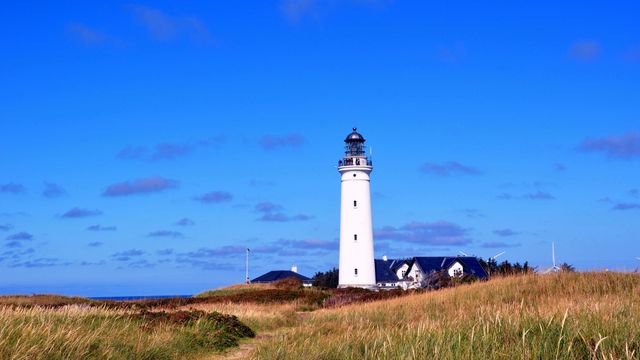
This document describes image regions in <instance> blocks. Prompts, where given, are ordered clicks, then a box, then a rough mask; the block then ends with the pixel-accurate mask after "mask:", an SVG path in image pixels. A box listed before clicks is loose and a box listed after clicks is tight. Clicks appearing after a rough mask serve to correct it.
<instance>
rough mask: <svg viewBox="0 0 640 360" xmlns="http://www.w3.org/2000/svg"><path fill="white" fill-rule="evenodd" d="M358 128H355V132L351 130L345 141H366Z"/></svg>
mask: <svg viewBox="0 0 640 360" xmlns="http://www.w3.org/2000/svg"><path fill="white" fill-rule="evenodd" d="M356 130H358V128H353V132H351V134H349V135H347V138H346V139H344V142H353V141H355V142H365V140H364V136H362V134H360V133H359V132H358V131H356Z"/></svg>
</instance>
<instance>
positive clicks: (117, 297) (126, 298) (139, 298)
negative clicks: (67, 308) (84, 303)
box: [89, 295, 193, 301]
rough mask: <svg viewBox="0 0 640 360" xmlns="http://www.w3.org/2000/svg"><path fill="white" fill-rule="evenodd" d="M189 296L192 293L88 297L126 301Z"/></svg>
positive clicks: (91, 297)
mask: <svg viewBox="0 0 640 360" xmlns="http://www.w3.org/2000/svg"><path fill="white" fill-rule="evenodd" d="M190 297H193V295H140V296H136V295H132V296H90V297H89V299H93V300H114V301H128V300H152V299H167V298H190Z"/></svg>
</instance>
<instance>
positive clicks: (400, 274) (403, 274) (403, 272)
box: [396, 264, 409, 279]
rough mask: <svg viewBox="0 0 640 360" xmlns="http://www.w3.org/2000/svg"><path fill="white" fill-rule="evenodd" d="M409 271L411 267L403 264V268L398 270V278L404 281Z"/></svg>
mask: <svg viewBox="0 0 640 360" xmlns="http://www.w3.org/2000/svg"><path fill="white" fill-rule="evenodd" d="M407 270H409V265H407V264H402V266H400V267H399V268H398V270H396V276H398V279H404V278H405V277H406V276H407Z"/></svg>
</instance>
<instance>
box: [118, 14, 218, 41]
mask: <svg viewBox="0 0 640 360" xmlns="http://www.w3.org/2000/svg"><path fill="white" fill-rule="evenodd" d="M129 8H130V9H131V11H132V12H133V14H134V15H135V18H136V20H137V21H138V23H139V24H141V25H142V26H144V28H145V29H146V30H147V31H148V32H149V34H150V35H151V36H152V37H153V38H154V39H156V40H159V41H171V40H177V39H180V38H187V39H190V40H192V41H195V42H198V43H202V44H213V43H215V41H214V40H215V39H214V37H213V36H212V35H211V32H210V31H209V29H208V27H207V26H206V25H205V23H204V22H203V21H202V20H201V19H200V18H198V17H196V16H193V15H188V16H176V15H170V14H167V13H166V12H164V11H162V10H160V9H156V8H152V7H149V6H142V5H131V6H130V7H129Z"/></svg>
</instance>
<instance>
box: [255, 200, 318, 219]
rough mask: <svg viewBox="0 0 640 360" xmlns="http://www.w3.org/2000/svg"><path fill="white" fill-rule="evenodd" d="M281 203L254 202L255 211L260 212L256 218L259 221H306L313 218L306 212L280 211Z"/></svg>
mask: <svg viewBox="0 0 640 360" xmlns="http://www.w3.org/2000/svg"><path fill="white" fill-rule="evenodd" d="M283 210H284V208H283V207H282V205H279V204H274V203H272V202H261V203H258V204H256V206H255V211H256V212H259V213H262V215H261V216H260V217H259V218H258V220H260V221H273V222H287V221H306V220H311V219H313V216H310V215H306V214H297V215H287V214H285V213H284V212H282V211H283Z"/></svg>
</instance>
